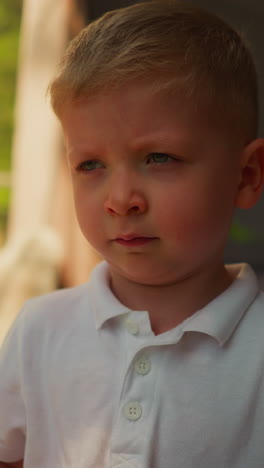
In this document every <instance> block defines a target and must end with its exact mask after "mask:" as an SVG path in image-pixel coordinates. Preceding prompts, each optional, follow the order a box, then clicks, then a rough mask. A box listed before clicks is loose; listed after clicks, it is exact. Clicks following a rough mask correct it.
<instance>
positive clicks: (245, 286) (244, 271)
mask: <svg viewBox="0 0 264 468" xmlns="http://www.w3.org/2000/svg"><path fill="white" fill-rule="evenodd" d="M227 269H228V270H229V271H230V272H231V274H232V275H233V276H234V277H235V279H234V281H233V283H232V284H231V285H230V286H229V287H228V288H227V289H226V290H225V291H224V292H223V293H222V294H220V295H219V296H217V297H216V298H215V299H214V300H213V301H211V302H210V303H209V304H207V305H206V306H205V307H204V308H202V309H201V310H198V311H197V312H196V313H195V314H194V315H192V316H191V317H189V318H188V319H187V320H185V321H184V322H183V323H182V324H181V325H180V327H181V329H182V332H183V333H184V332H190V331H195V332H200V333H205V334H207V335H210V336H212V337H213V338H215V339H216V340H217V341H218V343H219V344H220V345H221V346H222V345H223V344H224V343H225V342H226V341H227V340H228V338H229V337H230V336H231V334H232V333H233V331H234V330H235V328H236V326H237V325H238V323H239V321H240V320H241V318H242V317H243V315H244V314H245V312H246V311H247V309H248V308H249V306H250V305H251V303H252V302H253V301H254V299H255V297H256V295H257V294H258V292H259V285H258V280H257V277H256V275H255V273H254V271H253V269H252V268H251V267H250V265H248V264H246V263H244V264H243V263H242V264H235V265H227ZM109 282H110V275H109V269H108V264H107V262H105V261H103V262H101V263H99V264H98V265H97V266H96V267H95V268H94V270H93V271H92V273H91V276H90V280H89V282H88V288H89V292H90V300H91V306H92V309H93V313H94V318H95V325H96V329H99V328H101V327H102V325H103V324H104V323H105V322H106V321H107V320H109V319H111V318H113V317H117V316H119V315H123V314H126V313H129V312H131V309H129V308H128V307H126V306H125V305H124V304H122V303H121V302H120V301H119V300H118V299H117V297H116V296H115V295H114V294H113V292H112V291H111V289H110V286H109Z"/></svg>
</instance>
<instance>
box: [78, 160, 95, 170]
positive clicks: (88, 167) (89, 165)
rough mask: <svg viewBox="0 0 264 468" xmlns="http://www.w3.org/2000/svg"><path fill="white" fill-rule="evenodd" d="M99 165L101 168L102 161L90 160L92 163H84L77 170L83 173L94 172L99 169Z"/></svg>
mask: <svg viewBox="0 0 264 468" xmlns="http://www.w3.org/2000/svg"><path fill="white" fill-rule="evenodd" d="M98 164H99V167H100V164H101V163H100V161H96V160H95V159H93V160H90V161H84V162H82V163H81V164H79V166H78V167H77V170H78V171H80V172H82V171H84V172H85V171H87V172H89V171H93V170H94V169H98V167H97V165H98Z"/></svg>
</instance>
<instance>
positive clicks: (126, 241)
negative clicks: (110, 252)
mask: <svg viewBox="0 0 264 468" xmlns="http://www.w3.org/2000/svg"><path fill="white" fill-rule="evenodd" d="M154 239H157V237H143V236H140V235H137V234H131V235H126V236H120V237H117V238H116V239H115V241H116V242H118V243H119V244H121V245H125V246H138V245H144V244H146V243H148V242H151V241H153V240H154Z"/></svg>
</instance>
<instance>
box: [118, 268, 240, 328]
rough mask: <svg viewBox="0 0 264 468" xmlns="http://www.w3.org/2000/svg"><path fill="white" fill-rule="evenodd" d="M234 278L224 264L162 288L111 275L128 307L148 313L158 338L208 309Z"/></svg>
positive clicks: (122, 300) (120, 298) (120, 299)
mask: <svg viewBox="0 0 264 468" xmlns="http://www.w3.org/2000/svg"><path fill="white" fill-rule="evenodd" d="M233 279H234V278H232V277H231V274H230V273H229V272H228V271H227V269H226V268H225V266H224V265H223V266H222V268H218V269H217V270H214V269H211V270H210V271H208V270H206V271H205V272H203V271H202V272H200V273H199V274H196V275H193V276H189V277H186V278H184V279H182V280H180V281H178V282H177V283H175V284H169V285H162V286H156V285H154V286H151V285H144V284H138V283H135V282H132V281H129V280H127V279H126V278H124V277H122V276H119V275H116V273H114V274H113V273H111V289H112V291H113V293H114V294H115V296H116V297H117V298H118V299H119V301H120V302H121V303H122V304H124V305H125V306H126V307H129V308H130V309H132V310H142V311H143V310H144V311H148V312H149V317H150V322H151V327H152V330H153V332H154V333H155V335H159V334H161V333H164V332H166V331H168V330H170V329H172V328H174V327H176V326H177V325H179V324H180V323H181V322H183V321H184V320H185V319H187V318H188V317H190V316H191V315H193V314H194V313H195V312H197V311H198V310H200V309H201V308H203V307H205V306H206V305H207V304H208V303H209V302H211V301H212V300H213V299H214V298H215V297H217V296H218V295H219V294H221V293H222V292H223V291H224V290H225V289H227V288H228V287H229V286H230V284H231V283H232V281H233Z"/></svg>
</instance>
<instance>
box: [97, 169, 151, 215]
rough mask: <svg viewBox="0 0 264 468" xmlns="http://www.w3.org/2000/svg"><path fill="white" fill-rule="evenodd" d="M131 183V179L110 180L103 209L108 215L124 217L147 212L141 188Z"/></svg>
mask: <svg viewBox="0 0 264 468" xmlns="http://www.w3.org/2000/svg"><path fill="white" fill-rule="evenodd" d="M138 185H139V184H137V186H136V184H135V183H133V181H132V177H122V176H121V177H120V178H118V180H117V179H116V178H115V180H112V183H111V185H110V187H108V193H107V196H106V199H105V203H104V208H105V211H106V212H107V213H109V214H110V215H112V216H114V215H119V216H124V215H127V214H142V213H144V212H145V211H146V210H147V201H146V197H145V196H144V194H143V187H139V186H138Z"/></svg>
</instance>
